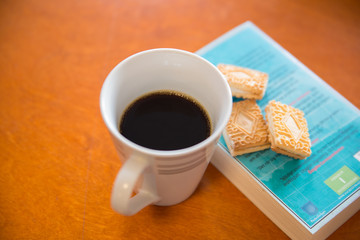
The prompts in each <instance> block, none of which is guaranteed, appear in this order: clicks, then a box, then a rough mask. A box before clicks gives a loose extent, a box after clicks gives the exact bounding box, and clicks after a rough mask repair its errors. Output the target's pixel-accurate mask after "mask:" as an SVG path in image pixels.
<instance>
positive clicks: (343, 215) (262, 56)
mask: <svg viewBox="0 0 360 240" xmlns="http://www.w3.org/2000/svg"><path fill="white" fill-rule="evenodd" d="M197 54H198V55H200V56H202V57H204V58H205V59H207V60H209V61H210V62H211V63H213V64H214V65H218V64H220V63H224V64H232V65H237V66H242V67H246V68H251V69H255V70H258V71H261V72H265V73H268V74H269V82H268V86H267V90H266V93H265V95H264V97H263V99H261V100H258V101H257V103H258V105H259V106H260V109H261V111H262V113H263V114H264V108H265V106H266V105H267V104H268V102H269V101H270V100H276V101H280V102H282V103H285V104H288V105H291V106H293V107H295V108H298V109H300V110H302V111H303V112H304V113H305V117H306V119H307V122H308V128H309V133H310V139H311V144H312V147H311V149H312V155H311V156H310V157H308V158H306V159H305V160H298V159H293V158H291V157H288V156H285V155H281V154H277V153H275V152H273V151H272V150H271V149H267V150H263V151H259V152H254V153H248V154H244V155H240V156H237V157H232V156H231V155H230V153H229V150H228V148H227V146H226V143H225V141H224V139H223V137H221V138H220V140H219V142H218V146H217V149H216V151H215V154H214V157H213V158H212V160H211V163H212V164H213V165H214V166H215V167H216V168H217V169H218V170H219V171H220V172H222V173H223V174H224V175H225V176H226V177H227V178H228V179H229V180H230V181H231V182H232V183H233V184H234V185H235V186H236V187H237V188H238V189H239V190H240V191H241V192H242V193H243V194H244V195H245V196H246V197H247V198H249V199H250V200H251V201H252V202H253V203H254V204H255V205H256V206H257V207H258V208H259V209H260V210H261V211H263V212H264V214H265V215H266V216H267V217H269V218H270V219H271V220H272V221H273V222H274V223H275V224H276V225H278V226H279V228H280V229H282V230H283V231H284V232H285V233H286V234H287V235H288V236H289V237H290V238H292V239H325V238H326V237H328V236H329V235H330V234H331V233H333V232H334V231H335V230H336V229H337V228H338V227H339V226H341V225H342V224H343V223H344V222H345V221H346V220H347V219H349V218H350V217H351V216H352V215H353V214H355V213H356V212H357V211H358V210H359V209H360V177H359V176H360V111H359V109H357V108H356V107H355V106H354V105H352V104H351V103H350V102H349V101H347V100H346V99H345V98H344V97H342V96H341V95H340V94H339V93H337V92H336V91H335V90H334V89H332V88H331V87H330V86H329V85H327V84H326V82H324V81H323V80H322V79H320V78H319V77H318V76H317V75H315V74H314V73H313V72H312V71H311V70H309V69H308V68H307V67H306V66H305V65H303V64H302V63H301V62H300V61H298V60H297V59H296V58H295V57H293V56H292V55H291V54H290V53H289V52H287V51H286V50H285V49H283V48H282V47H281V46H280V45H279V44H278V43H276V42H275V41H274V40H272V39H271V38H270V37H269V36H268V35H266V34H265V33H264V32H263V31H261V30H260V29H259V28H258V27H257V26H255V25H254V24H253V23H252V22H250V21H248V22H245V23H243V24H241V25H239V26H238V27H236V28H234V29H232V30H230V31H229V32H227V33H225V34H224V35H222V36H221V37H219V38H218V39H216V40H214V41H213V42H211V43H210V44H208V45H206V46H205V47H203V48H202V49H200V50H199V51H197ZM241 100H242V99H237V98H233V101H241ZM264 116H265V115H264Z"/></svg>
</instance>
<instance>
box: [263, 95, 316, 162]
mask: <svg viewBox="0 0 360 240" xmlns="http://www.w3.org/2000/svg"><path fill="white" fill-rule="evenodd" d="M265 112H266V121H267V124H268V130H269V139H270V142H271V149H272V150H273V151H275V152H277V153H280V154H284V155H287V156H290V157H292V158H297V159H305V158H306V157H309V156H310V155H311V141H310V137H309V132H308V127H307V122H306V119H305V117H304V113H303V112H302V111H301V110H299V109H297V108H294V107H291V106H288V105H286V104H282V103H280V102H276V101H274V100H272V101H270V102H269V104H268V105H267V106H266V108H265Z"/></svg>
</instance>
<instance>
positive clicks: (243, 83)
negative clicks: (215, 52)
mask: <svg viewBox="0 0 360 240" xmlns="http://www.w3.org/2000/svg"><path fill="white" fill-rule="evenodd" d="M217 67H218V69H219V70H220V72H222V74H224V76H225V78H226V80H227V82H228V83H229V86H230V89H231V92H232V95H233V96H234V97H238V98H240V97H242V98H247V99H262V98H263V96H264V94H265V90H266V87H267V82H268V78H269V77H268V74H266V73H263V72H260V71H257V70H253V69H249V68H243V67H238V66H234V65H227V64H219V65H218V66H217Z"/></svg>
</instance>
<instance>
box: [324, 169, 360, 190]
mask: <svg viewBox="0 0 360 240" xmlns="http://www.w3.org/2000/svg"><path fill="white" fill-rule="evenodd" d="M359 180H360V177H359V176H358V175H357V174H356V173H354V172H353V171H351V170H350V168H348V167H347V166H343V167H342V168H340V169H339V170H337V171H336V172H335V173H334V174H333V175H331V176H330V177H329V178H328V179H326V180H325V184H326V185H328V186H329V187H330V188H331V189H332V190H334V191H335V192H336V193H337V194H338V195H341V194H343V193H344V192H345V191H346V190H347V189H349V188H350V187H351V186H352V185H354V184H355V183H356V182H357V181H359Z"/></svg>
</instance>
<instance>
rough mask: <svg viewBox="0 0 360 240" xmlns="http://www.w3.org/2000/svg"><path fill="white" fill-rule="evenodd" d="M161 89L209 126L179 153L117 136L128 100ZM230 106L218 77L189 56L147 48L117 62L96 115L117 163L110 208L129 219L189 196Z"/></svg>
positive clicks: (201, 61) (211, 68) (197, 58)
mask: <svg viewBox="0 0 360 240" xmlns="http://www.w3.org/2000/svg"><path fill="white" fill-rule="evenodd" d="M164 90H166V91H175V92H179V93H183V94H185V95H187V96H191V97H192V98H193V99H195V100H196V101H197V102H198V103H199V104H200V105H201V106H202V107H203V108H204V109H205V110H206V112H207V114H208V117H209V119H210V123H211V125H212V127H211V129H212V130H211V133H210V135H209V136H208V137H207V138H206V139H204V140H202V141H201V142H199V143H196V144H194V145H192V146H189V147H185V148H182V149H176V150H157V149H152V148H148V147H144V146H142V145H140V144H138V143H136V142H133V141H131V140H129V139H127V138H126V137H125V136H124V135H123V134H121V133H120V130H119V124H120V121H121V119H122V117H123V115H124V112H125V111H126V109H127V108H128V106H129V105H130V104H131V103H132V102H134V100H136V99H137V98H139V97H140V96H143V95H146V94H148V93H151V92H156V91H164ZM231 107H232V96H231V91H230V88H229V86H228V84H227V82H226V79H225V78H224V76H223V75H222V74H221V73H220V71H219V70H218V69H217V68H216V67H215V66H214V65H213V64H211V63H210V62H209V61H207V60H206V59H204V58H202V57H200V56H198V55H196V54H194V53H191V52H187V51H183V50H178V49H170V48H160V49H151V50H147V51H143V52H140V53H136V54H134V55H132V56H130V57H128V58H127V59H125V60H123V61H122V62H120V63H119V64H118V65H117V66H116V67H115V68H114V69H113V70H112V71H111V72H110V73H109V75H108V76H107V77H106V79H105V81H104V83H103V86H102V89H101V94H100V110H101V114H102V117H103V120H104V122H105V125H106V126H107V128H108V131H109V133H110V136H111V138H112V141H113V143H114V146H115V148H116V150H117V153H118V155H119V158H120V160H121V161H122V167H121V169H120V170H119V172H118V174H117V177H116V179H115V181H114V185H113V189H112V195H111V206H112V208H113V209H114V210H115V211H117V212H119V213H120V214H122V215H133V214H136V213H137V212H138V211H140V210H141V209H143V208H144V207H146V206H148V205H151V204H154V205H158V206H170V205H175V204H178V203H180V202H182V201H184V200H186V199H187V198H188V197H190V196H191V194H192V193H193V192H194V191H195V189H196V188H197V186H198V185H199V183H200V181H201V178H202V176H203V174H204V172H205V170H206V168H207V166H208V164H209V162H210V160H211V157H212V155H213V152H214V149H215V147H216V144H217V141H218V140H219V138H220V135H221V133H222V131H223V129H224V128H225V126H226V123H227V122H228V120H229V117H230V114H231Z"/></svg>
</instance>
